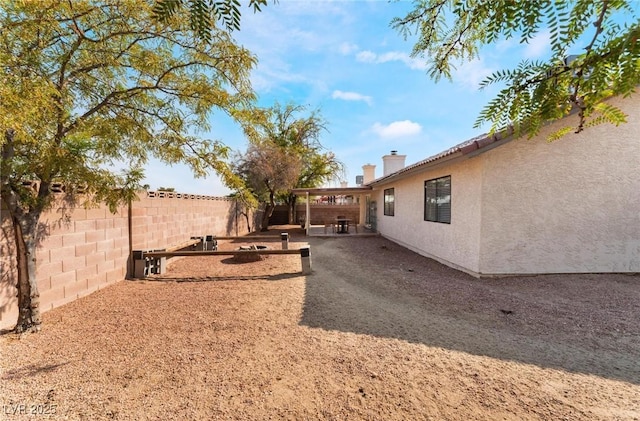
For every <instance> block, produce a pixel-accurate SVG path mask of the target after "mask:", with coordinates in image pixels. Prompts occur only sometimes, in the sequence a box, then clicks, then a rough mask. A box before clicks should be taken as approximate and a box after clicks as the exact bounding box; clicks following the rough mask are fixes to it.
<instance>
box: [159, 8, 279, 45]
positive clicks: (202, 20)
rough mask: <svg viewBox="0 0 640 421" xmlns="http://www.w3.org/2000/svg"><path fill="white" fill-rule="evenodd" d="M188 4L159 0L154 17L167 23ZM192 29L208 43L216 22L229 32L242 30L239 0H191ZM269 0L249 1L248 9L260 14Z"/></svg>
mask: <svg viewBox="0 0 640 421" xmlns="http://www.w3.org/2000/svg"><path fill="white" fill-rule="evenodd" d="M185 3H186V2H185V1H184V0H157V1H156V6H155V7H154V9H153V12H154V17H155V18H156V19H158V20H159V21H162V22H164V21H166V20H167V19H170V18H171V17H172V16H174V15H175V14H177V13H179V12H180V11H181V10H182V9H183V8H184V4H185ZM188 3H189V4H188V9H189V10H188V11H189V20H190V22H191V29H193V30H194V31H196V33H197V34H198V36H199V37H200V38H202V39H204V40H206V41H211V36H212V32H213V31H214V28H215V24H216V22H219V23H221V24H222V25H223V26H224V27H225V28H226V29H227V31H229V32H232V31H234V30H236V31H237V30H239V29H240V19H241V16H242V13H241V12H240V6H241V3H240V1H239V0H216V1H214V0H190V1H189V2H188ZM266 5H267V0H249V3H248V7H249V8H250V9H253V12H254V13H255V12H260V11H261V9H262V7H263V6H266Z"/></svg>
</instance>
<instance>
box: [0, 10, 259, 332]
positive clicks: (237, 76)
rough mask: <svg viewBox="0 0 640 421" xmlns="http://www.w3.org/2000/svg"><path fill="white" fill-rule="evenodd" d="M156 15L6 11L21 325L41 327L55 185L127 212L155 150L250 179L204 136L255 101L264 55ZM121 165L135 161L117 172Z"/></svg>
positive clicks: (3, 25)
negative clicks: (210, 124)
mask: <svg viewBox="0 0 640 421" xmlns="http://www.w3.org/2000/svg"><path fill="white" fill-rule="evenodd" d="M152 13H153V11H152V6H151V5H150V4H149V3H148V2H140V1H137V0H120V1H117V2H112V1H109V2H94V1H90V0H75V1H72V2H71V1H62V0H46V1H44V0H43V1H39V2H26V1H25V2H8V3H5V4H3V6H2V8H0V32H1V33H0V35H1V36H0V69H1V70H0V75H1V76H0V97H1V98H2V101H0V130H1V133H2V136H1V138H0V142H1V143H0V146H1V150H2V158H1V159H2V161H1V164H2V165H1V167H0V198H1V200H2V202H3V205H4V207H6V209H7V210H8V214H9V216H10V218H11V221H12V226H13V230H14V237H15V244H16V260H17V270H16V272H17V278H18V283H17V288H18V308H19V316H18V321H17V324H16V327H15V330H16V331H35V330H39V328H40V324H41V319H40V312H39V294H38V288H37V283H36V273H35V269H36V261H35V256H36V246H37V242H38V241H39V238H41V237H40V236H41V235H42V232H41V230H40V226H39V220H40V216H41V214H42V213H43V212H44V211H45V210H46V209H48V208H50V207H52V206H53V205H54V204H55V200H54V199H55V196H54V194H53V192H52V190H51V188H52V186H53V185H54V184H56V185H62V186H64V187H65V189H66V193H67V195H66V198H67V199H68V200H70V201H73V202H76V203H85V204H90V203H96V202H105V203H107V204H108V205H109V206H110V207H111V208H112V209H116V207H117V206H119V205H121V204H125V203H127V202H129V201H130V200H132V198H133V197H134V195H135V189H136V188H137V187H138V186H139V185H140V181H141V180H142V178H143V171H142V169H141V168H142V165H143V164H144V163H145V162H146V160H147V159H148V158H149V157H151V156H153V157H155V158H158V159H160V160H162V161H164V162H166V163H168V164H173V163H178V162H183V163H186V164H188V165H189V166H190V167H191V168H192V169H193V171H194V174H195V175H196V176H204V175H206V174H207V173H209V172H210V171H212V170H213V171H216V172H218V173H219V174H220V175H221V176H222V178H223V180H225V181H226V182H227V184H228V185H230V186H239V185H240V181H239V179H238V178H237V177H236V176H235V175H234V174H233V173H232V172H231V171H230V169H229V168H228V165H227V164H226V163H225V161H224V159H225V157H226V156H227V155H228V152H229V149H228V148H227V147H226V146H224V145H223V144H221V143H220V142H218V141H211V140H205V139H200V138H198V137H197V136H195V135H194V134H193V133H195V131H196V130H203V129H206V128H207V117H208V116H209V114H210V113H211V112H212V111H213V110H215V109H218V110H222V111H224V112H226V113H228V114H231V115H237V116H241V115H242V114H241V113H240V114H235V112H236V111H237V110H239V109H243V108H245V107H248V106H250V105H251V104H252V101H253V100H254V99H255V98H254V94H253V91H252V89H251V86H250V83H249V72H250V70H251V68H252V67H253V66H254V64H255V58H254V57H253V56H252V55H251V54H250V53H249V52H248V51H247V50H245V49H243V48H241V47H239V46H237V45H236V44H235V43H234V42H233V41H232V39H231V38H230V37H229V34H228V33H226V32H224V31H218V30H214V29H212V39H211V42H208V43H207V42H204V41H202V40H200V39H199V38H198V37H196V36H194V35H193V33H192V32H191V31H190V30H188V21H187V19H185V18H182V17H180V16H174V17H173V18H172V19H169V20H167V21H166V22H165V23H162V24H160V23H158V22H156V21H154V20H153V19H152ZM114 162H125V163H126V164H127V165H128V167H129V169H128V170H126V171H124V172H122V173H118V172H116V171H115V170H113V168H114V165H113V164H114ZM80 193H82V194H80Z"/></svg>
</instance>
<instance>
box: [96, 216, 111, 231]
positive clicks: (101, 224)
mask: <svg viewBox="0 0 640 421" xmlns="http://www.w3.org/2000/svg"><path fill="white" fill-rule="evenodd" d="M109 228H113V219H109V218H107V219H98V220H96V230H106V229H109Z"/></svg>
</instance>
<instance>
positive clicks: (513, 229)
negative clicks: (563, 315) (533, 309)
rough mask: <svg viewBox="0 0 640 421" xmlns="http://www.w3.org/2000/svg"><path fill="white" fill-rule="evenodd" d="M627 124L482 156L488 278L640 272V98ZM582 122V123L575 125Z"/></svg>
mask: <svg viewBox="0 0 640 421" xmlns="http://www.w3.org/2000/svg"><path fill="white" fill-rule="evenodd" d="M612 103H613V104H615V105H618V106H620V107H621V108H623V110H624V111H625V113H626V114H627V115H628V116H629V118H628V120H629V121H628V123H627V124H623V125H621V126H619V127H615V126H611V125H600V126H597V127H593V128H589V129H587V130H585V131H584V132H582V133H580V134H570V135H568V136H566V137H565V138H562V139H561V140H559V141H556V142H553V143H548V142H546V140H545V139H546V135H547V134H548V133H549V132H550V131H552V130H556V129H557V128H559V127H561V126H563V125H565V124H566V123H567V121H565V122H556V123H554V124H553V125H551V126H550V127H547V128H545V129H544V130H543V131H542V133H541V134H540V136H538V137H536V138H534V139H526V138H523V139H518V140H514V141H511V142H508V143H506V144H504V145H502V146H500V147H497V148H495V149H493V150H491V151H488V152H485V153H483V154H481V155H480V156H479V157H478V158H481V159H482V161H483V173H482V199H483V200H482V212H481V215H482V224H481V226H482V230H481V235H480V238H481V242H480V244H481V246H480V270H479V272H480V273H481V274H516V273H581V272H640V118H639V117H640V96H638V95H636V96H635V97H632V98H630V99H625V100H622V99H616V100H615V101H612ZM568 123H569V124H575V118H572V119H570V120H569V121H568Z"/></svg>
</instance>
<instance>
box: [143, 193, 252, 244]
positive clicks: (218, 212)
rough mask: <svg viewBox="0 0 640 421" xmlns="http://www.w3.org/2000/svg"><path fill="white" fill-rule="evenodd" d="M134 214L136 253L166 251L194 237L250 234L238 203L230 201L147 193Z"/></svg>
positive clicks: (210, 197)
mask: <svg viewBox="0 0 640 421" xmlns="http://www.w3.org/2000/svg"><path fill="white" fill-rule="evenodd" d="M131 213H132V215H131V223H132V232H133V237H132V246H133V250H147V249H158V248H166V247H169V246H172V245H175V244H179V243H181V242H184V241H186V240H188V239H189V238H191V237H192V236H204V235H244V234H247V232H248V227H247V224H246V220H245V218H244V217H243V216H240V215H239V214H238V213H237V210H236V202H235V200H234V199H230V198H226V197H212V196H201V195H186V194H185V195H180V194H175V193H174V194H171V193H169V192H146V193H142V194H141V195H140V200H139V201H138V202H135V203H134V204H133V207H132V211H131Z"/></svg>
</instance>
